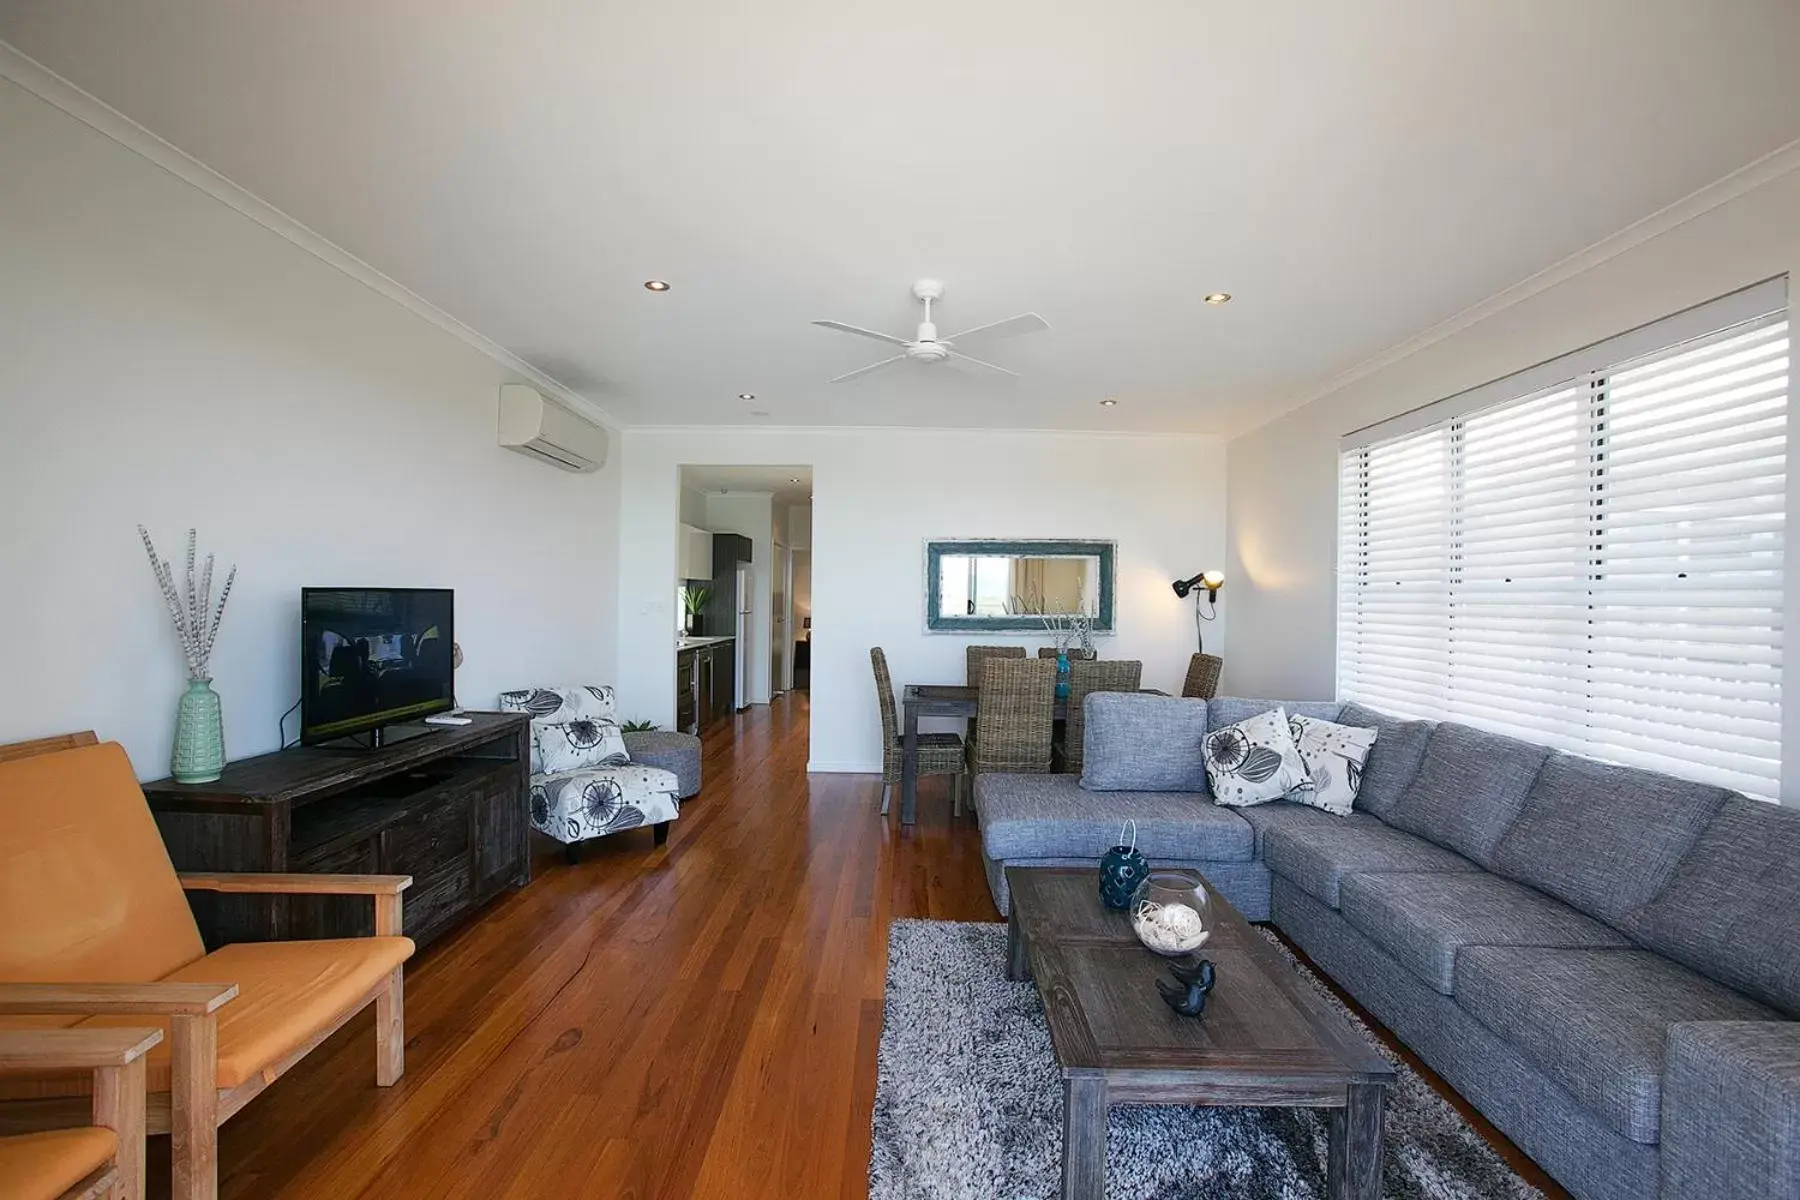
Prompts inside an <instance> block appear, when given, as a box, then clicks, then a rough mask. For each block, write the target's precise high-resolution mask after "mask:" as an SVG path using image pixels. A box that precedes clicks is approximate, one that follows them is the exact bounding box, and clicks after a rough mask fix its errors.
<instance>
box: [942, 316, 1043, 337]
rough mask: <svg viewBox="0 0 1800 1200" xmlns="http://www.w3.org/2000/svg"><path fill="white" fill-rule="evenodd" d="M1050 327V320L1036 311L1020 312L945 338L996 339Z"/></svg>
mask: <svg viewBox="0 0 1800 1200" xmlns="http://www.w3.org/2000/svg"><path fill="white" fill-rule="evenodd" d="M1048 328H1050V322H1048V321H1046V320H1044V318H1042V317H1040V316H1038V315H1037V314H1036V313H1020V314H1019V315H1018V316H1016V317H1008V318H1006V320H1004V321H994V322H991V323H990V324H987V325H977V326H976V327H975V328H973V329H965V330H963V331H962V332H961V333H953V334H951V335H950V336H949V337H947V338H945V339H944V340H945V341H947V342H964V341H967V340H968V339H970V338H977V339H980V340H985V341H995V340H998V339H1000V338H1009V337H1018V336H1019V335H1020V334H1022V333H1039V332H1042V331H1043V330H1046V329H1048Z"/></svg>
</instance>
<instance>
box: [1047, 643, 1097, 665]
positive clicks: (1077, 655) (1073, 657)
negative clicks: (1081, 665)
mask: <svg viewBox="0 0 1800 1200" xmlns="http://www.w3.org/2000/svg"><path fill="white" fill-rule="evenodd" d="M1056 655H1057V650H1056V647H1055V646H1039V647H1038V652H1037V656H1038V657H1039V658H1055V657H1056ZM1099 657H1100V652H1099V651H1098V650H1079V649H1075V648H1073V647H1071V648H1070V650H1069V661H1070V662H1077V661H1079V660H1083V659H1085V660H1086V661H1088V662H1093V661H1094V660H1095V659H1097V658H1099Z"/></svg>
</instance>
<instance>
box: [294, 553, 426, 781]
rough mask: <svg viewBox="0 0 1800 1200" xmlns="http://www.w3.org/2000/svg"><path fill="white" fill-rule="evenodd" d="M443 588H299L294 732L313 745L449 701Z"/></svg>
mask: <svg viewBox="0 0 1800 1200" xmlns="http://www.w3.org/2000/svg"><path fill="white" fill-rule="evenodd" d="M452 598H453V593H452V592H451V591H450V589H448V588H302V589H301V590H300V740H301V742H302V743H304V744H306V745H309V746H313V745H317V744H319V743H320V742H329V741H333V740H336V739H338V738H345V737H350V736H351V735H353V734H359V733H370V732H372V733H373V735H374V736H373V738H372V739H371V742H372V744H379V742H380V736H381V729H382V727H383V726H386V725H395V724H399V723H401V722H405V721H417V720H418V719H419V718H421V717H428V716H431V715H432V714H433V713H441V712H449V711H450V709H452V708H454V707H455V705H456V699H455V681H454V678H453V670H454V668H453V667H452V665H451V641H452V639H453V638H454V637H455V626H454V622H453V617H454V610H455V605H454V603H453V602H452Z"/></svg>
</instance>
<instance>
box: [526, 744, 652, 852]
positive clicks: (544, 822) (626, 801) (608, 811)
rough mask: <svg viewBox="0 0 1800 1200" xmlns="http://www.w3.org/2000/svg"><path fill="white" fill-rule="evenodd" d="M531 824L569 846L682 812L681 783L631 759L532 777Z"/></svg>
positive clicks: (641, 825) (635, 827) (640, 826)
mask: <svg viewBox="0 0 1800 1200" xmlns="http://www.w3.org/2000/svg"><path fill="white" fill-rule="evenodd" d="M530 799H531V824H532V828H534V829H537V830H539V831H540V832H543V833H547V834H549V835H550V836H551V837H553V838H555V839H556V840H557V841H559V842H562V843H563V844H565V845H567V844H569V843H572V842H580V841H585V840H586V839H588V838H596V837H605V836H606V835H607V834H610V833H622V832H624V831H625V830H627V829H639V828H642V827H643V826H645V825H660V824H662V823H663V822H664V821H673V820H674V819H675V818H676V817H678V816H680V815H681V781H680V780H679V779H677V778H676V777H675V772H673V771H665V770H663V769H662V768H661V767H647V766H643V765H641V764H638V763H630V764H628V765H626V766H623V767H594V768H591V769H589V770H585V771H567V772H564V773H562V774H559V775H533V776H532V777H531V793H530Z"/></svg>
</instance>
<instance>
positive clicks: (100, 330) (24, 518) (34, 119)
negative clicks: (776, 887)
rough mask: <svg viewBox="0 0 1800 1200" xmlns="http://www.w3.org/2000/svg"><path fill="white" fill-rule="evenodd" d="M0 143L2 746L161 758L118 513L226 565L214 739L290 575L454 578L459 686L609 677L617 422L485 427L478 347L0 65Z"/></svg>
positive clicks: (284, 685)
mask: <svg viewBox="0 0 1800 1200" xmlns="http://www.w3.org/2000/svg"><path fill="white" fill-rule="evenodd" d="M0 146H3V147H5V149H4V152H3V154H4V161H5V166H4V167H3V168H0V556H3V557H0V561H3V562H4V568H5V569H4V579H5V582H6V586H5V587H0V629H3V630H5V631H6V650H5V661H6V666H7V678H6V681H5V682H6V686H5V687H4V688H0V741H10V740H14V739H20V738H26V737H32V736H37V735H41V734H47V733H53V732H57V731H61V730H69V729H83V728H93V729H96V730H98V731H99V732H100V734H101V736H102V737H105V738H116V739H118V740H120V741H122V742H124V743H125V746H126V748H127V749H128V750H129V751H130V753H131V756H132V759H133V761H134V762H135V764H136V766H137V769H138V771H139V772H140V774H141V775H143V776H145V777H153V776H160V775H163V774H166V773H167V770H168V755H169V742H170V737H171V734H172V731H173V730H172V727H173V723H174V713H175V701H176V698H177V696H178V695H179V694H180V691H181V687H182V680H183V678H184V670H183V665H182V661H181V655H180V651H179V649H178V648H177V644H176V640H175V636H174V634H173V632H172V631H171V630H170V628H169V621H168V616H167V613H166V611H165V610H164V609H163V604H162V599H161V597H160V596H159V594H158V592H157V590H156V586H155V583H154V581H153V580H152V577H151V574H150V568H149V566H148V565H147V564H146V563H145V561H144V555H143V551H142V550H141V548H140V547H139V545H138V541H137V533H136V528H135V527H136V525H137V524H138V523H139V522H143V523H144V524H145V525H147V526H149V528H150V530H151V533H152V534H153V535H154V536H155V537H156V538H157V540H158V545H159V547H160V548H161V549H162V550H163V551H164V552H165V554H167V553H171V552H174V553H177V554H178V553H179V549H180V543H181V540H182V539H183V538H184V537H185V533H186V530H187V528H188V526H190V525H193V526H197V527H198V528H199V530H200V536H201V545H202V548H203V550H213V551H216V552H217V553H218V554H219V556H220V558H221V560H222V561H223V562H227V563H229V562H235V563H237V564H238V567H239V572H238V584H237V590H236V591H235V592H233V594H232V598H231V605H230V608H229V609H228V610H227V612H226V614H225V621H224V625H223V628H222V631H221V633H220V636H219V644H218V647H217V650H216V652H215V656H214V661H213V673H214V678H215V684H214V686H215V687H216V688H217V689H218V690H219V692H220V694H221V695H222V696H223V698H224V702H225V736H226V743H227V750H228V752H229V753H230V754H231V755H232V756H233V757H238V756H243V755H247V754H252V753H256V752H260V751H264V750H268V749H272V748H273V747H274V746H275V745H276V722H277V719H278V718H279V717H280V715H281V714H282V712H283V711H284V710H285V709H287V708H288V706H289V705H291V704H292V703H293V702H294V700H295V698H296V697H297V695H298V689H299V681H298V662H299V651H298V639H299V630H298V591H299V588H300V587H301V586H302V585H303V584H320V585H332V584H348V585H355V584H371V585H382V584H391V585H415V586H442V587H453V588H455V589H456V598H457V611H456V619H457V630H456V634H457V640H458V641H460V642H461V643H462V645H463V648H464V650H465V652H466V655H467V662H466V665H465V666H464V667H463V669H462V670H461V672H459V674H458V677H457V690H458V696H459V698H460V699H461V700H462V701H463V702H464V703H467V704H471V705H491V704H492V703H493V698H494V693H495V692H497V691H499V690H500V689H501V688H503V687H507V686H516V685H519V684H525V683H533V682H545V681H555V680H605V679H609V678H611V677H612V676H613V674H614V650H615V641H614V636H613V635H614V631H615V623H616V615H615V613H614V605H615V604H616V602H617V595H618V590H617V584H616V580H615V577H614V576H615V571H616V564H617V556H618V544H617V511H618V485H619V474H620V473H619V469H618V467H617V465H616V451H617V449H618V441H617V438H616V436H615V438H614V451H615V455H614V462H613V463H612V464H609V466H608V467H607V468H606V470H605V471H603V472H601V473H600V474H598V475H570V474H566V473H563V472H560V471H556V470H553V469H551V468H549V467H546V466H543V465H542V464H539V463H535V462H532V461H530V460H528V459H525V458H523V457H520V456H519V455H516V454H511V453H508V452H506V451H503V450H501V449H499V448H498V446H497V445H496V444H495V427H496V413H497V408H496V405H497V390H496V389H497V388H498V386H499V384H500V383H501V382H503V381H505V380H506V379H508V378H509V376H508V375H507V373H506V371H505V369H504V368H502V367H501V366H500V365H498V364H497V363H495V362H494V361H493V360H491V359H489V358H487V357H486V356H484V355H482V354H480V353H479V352H477V351H476V350H474V349H472V348H471V347H469V346H467V345H465V344H464V343H463V342H461V341H459V340H457V339H456V338H455V337H453V336H451V335H450V334H448V333H446V332H444V331H443V330H441V329H439V328H437V327H436V326H434V325H431V324H429V323H428V322H426V321H424V320H423V319H421V318H419V317H417V316H415V315H413V314H412V313H410V312H408V311H406V310H405V309H403V308H401V307H399V306H398V305H396V304H394V303H393V302H391V301H389V300H387V299H385V298H383V297H382V296H380V295H378V294H377V293H375V292H373V291H371V290H369V289H368V288H366V287H364V286H363V285H361V284H360V283H357V282H355V281H354V280H352V279H351V278H350V277H348V276H346V275H344V274H342V273H340V272H339V271H337V270H335V269H334V268H332V267H330V266H328V265H326V264H325V263H324V262H322V261H320V260H319V259H317V258H315V257H313V256H312V255H310V254H307V253H306V252H304V251H302V250H300V249H299V248H297V247H295V246H294V245H292V244H290V243H288V242H286V241H284V240H282V239H281V238H279V237H277V236H275V235H274V234H272V233H270V232H268V231H267V230H265V229H263V228H262V227H260V226H258V225H256V224H254V223H252V222H251V221H249V220H247V219H246V218H244V217H242V216H240V215H239V214H238V213H237V212H235V211H233V210H232V209H230V208H228V207H227V206H225V205H223V204H221V203H219V202H218V201H216V200H213V199H212V198H210V197H208V196H206V195H204V194H203V193H201V192H199V191H197V190H195V189H193V188H191V187H190V186H188V185H187V184H185V183H182V182H180V181H179V180H177V179H176V178H175V177H173V176H171V175H169V174H167V173H165V172H164V171H162V170H161V169H159V168H158V167H156V166H153V165H152V164H151V163H150V162H148V161H147V160H145V159H143V158H140V157H138V156H137V155H135V154H133V153H132V152H130V151H128V150H126V149H124V148H123V147H121V146H119V145H118V144H116V143H114V142H112V141H110V140H108V139H106V138H104V137H103V136H101V135H100V134H98V133H96V132H94V131H92V130H91V129H89V128H88V127H87V126H85V125H82V124H80V123H79V122H77V121H75V120H74V119H73V118H71V117H68V116H66V115H64V114H63V113H61V112H60V111H58V110H56V109H54V108H52V107H50V106H49V105H47V104H45V103H44V102H42V101H40V100H38V99H37V98H36V97H34V96H32V95H31V94H29V93H27V92H25V91H23V90H22V89H20V88H18V87H16V86H15V85H13V84H10V83H5V82H0ZM672 486H673V484H672V481H671V491H670V494H669V503H670V507H669V515H668V519H667V520H666V521H665V522H664V523H663V524H662V526H661V527H660V530H659V532H660V535H661V540H662V541H663V542H664V543H665V544H666V553H668V554H670V555H672V554H673V549H674V544H673V538H672V537H670V536H669V535H670V532H671V531H672V530H673V528H674V508H673V505H674V493H673V490H672ZM672 566H673V563H672V562H670V563H669V564H667V566H666V567H665V569H664V570H663V572H662V574H661V576H660V577H659V580H660V582H661V585H662V587H661V590H662V592H663V593H664V595H663V600H664V603H665V605H666V604H667V603H668V602H669V597H668V592H669V588H668V586H667V581H668V580H669V579H670V578H671V577H672V571H671V570H670V569H669V568H672ZM665 627H666V628H672V627H673V620H672V618H671V619H670V620H669V621H667V622H665ZM665 640H666V638H665ZM291 729H292V725H291V723H290V731H291Z"/></svg>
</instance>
